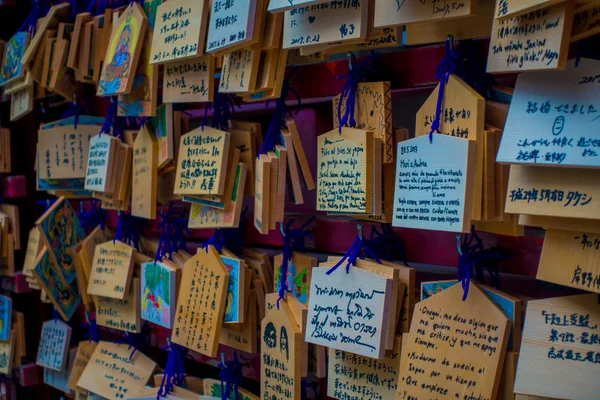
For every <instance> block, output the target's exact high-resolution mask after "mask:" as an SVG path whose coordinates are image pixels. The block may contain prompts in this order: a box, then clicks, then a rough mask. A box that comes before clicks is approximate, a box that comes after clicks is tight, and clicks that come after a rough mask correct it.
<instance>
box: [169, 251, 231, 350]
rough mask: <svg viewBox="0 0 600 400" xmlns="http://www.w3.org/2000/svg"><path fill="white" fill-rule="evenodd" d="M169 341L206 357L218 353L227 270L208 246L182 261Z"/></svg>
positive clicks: (227, 277)
mask: <svg viewBox="0 0 600 400" xmlns="http://www.w3.org/2000/svg"><path fill="white" fill-rule="evenodd" d="M181 282H182V286H181V287H180V289H179V297H178V300H177V311H176V315H175V323H174V326H173V333H172V335H171V341H172V342H173V343H176V344H179V345H181V346H184V347H186V348H188V349H190V350H193V351H196V352H198V353H200V354H204V355H207V356H209V357H215V356H216V355H217V349H218V345H219V335H220V330H221V326H222V324H223V316H224V315H225V301H226V297H227V288H228V284H229V273H228V271H227V268H225V266H224V265H223V262H222V261H221V257H220V256H219V253H217V251H216V250H215V248H214V247H213V246H211V245H209V246H208V247H207V248H206V249H199V251H198V252H197V253H196V254H195V255H194V257H192V258H191V259H189V260H188V261H187V262H186V263H185V268H184V269H183V276H182V279H181Z"/></svg>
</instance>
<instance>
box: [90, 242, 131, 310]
mask: <svg viewBox="0 0 600 400" xmlns="http://www.w3.org/2000/svg"><path fill="white" fill-rule="evenodd" d="M133 252H134V249H133V247H131V246H128V245H126V244H125V243H123V242H120V241H118V240H110V241H108V242H105V243H102V244H99V245H97V246H96V249H95V250H94V261H93V263H92V270H91V274H90V278H89V283H88V290H87V292H88V294H92V295H96V296H105V297H111V298H113V299H119V300H123V299H125V296H127V295H128V293H129V288H130V283H131V277H132V275H133Z"/></svg>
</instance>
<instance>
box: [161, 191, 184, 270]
mask: <svg viewBox="0 0 600 400" xmlns="http://www.w3.org/2000/svg"><path fill="white" fill-rule="evenodd" d="M158 216H159V217H160V223H159V224H158V226H157V228H156V229H157V230H158V231H159V232H160V236H159V238H158V248H157V249H156V254H155V256H154V261H160V260H162V259H163V258H164V257H167V258H168V259H169V260H171V259H172V254H173V252H174V251H177V249H178V246H179V244H180V243H178V242H180V241H181V240H182V239H181V236H183V234H184V231H183V229H182V230H181V232H180V233H176V231H175V230H178V229H179V228H181V220H182V219H185V210H183V209H178V208H174V207H173V202H172V201H171V202H169V207H168V209H167V211H166V212H164V213H163V212H162V211H159V212H158ZM174 237H175V239H174ZM183 246H184V247H185V241H184V244H183Z"/></svg>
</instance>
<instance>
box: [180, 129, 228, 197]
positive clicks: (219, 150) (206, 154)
mask: <svg viewBox="0 0 600 400" xmlns="http://www.w3.org/2000/svg"><path fill="white" fill-rule="evenodd" d="M230 136H231V134H230V133H229V132H224V131H220V130H218V129H214V128H210V127H208V126H205V127H204V128H197V129H194V130H193V131H191V132H190V133H187V134H186V135H184V136H183V137H182V138H181V146H179V157H178V163H177V177H176V179H175V189H174V193H175V194H218V195H222V194H223V192H224V190H225V182H226V181H227V179H226V176H225V172H226V170H227V158H228V154H229V139H230Z"/></svg>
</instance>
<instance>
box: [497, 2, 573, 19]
mask: <svg viewBox="0 0 600 400" xmlns="http://www.w3.org/2000/svg"><path fill="white" fill-rule="evenodd" d="M561 1H562V0H499V2H498V3H497V6H496V14H495V15H494V18H498V19H505V18H508V17H516V16H518V15H522V14H526V13H528V12H530V11H535V10H538V9H540V8H544V7H549V6H551V5H553V4H558V3H560V2H561Z"/></svg>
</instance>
